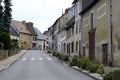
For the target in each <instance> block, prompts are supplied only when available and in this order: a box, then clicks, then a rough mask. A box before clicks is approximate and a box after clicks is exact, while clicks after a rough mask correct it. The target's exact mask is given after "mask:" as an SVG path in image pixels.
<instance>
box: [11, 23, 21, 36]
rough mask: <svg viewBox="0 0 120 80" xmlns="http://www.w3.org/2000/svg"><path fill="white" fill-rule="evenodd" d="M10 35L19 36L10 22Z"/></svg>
mask: <svg viewBox="0 0 120 80" xmlns="http://www.w3.org/2000/svg"><path fill="white" fill-rule="evenodd" d="M10 35H14V36H20V35H19V31H18V30H17V28H16V27H15V26H14V25H13V24H12V23H11V24H10Z"/></svg>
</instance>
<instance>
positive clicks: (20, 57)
mask: <svg viewBox="0 0 120 80" xmlns="http://www.w3.org/2000/svg"><path fill="white" fill-rule="evenodd" d="M27 52H28V51H26V52H24V53H23V54H22V55H21V56H19V57H18V58H17V59H15V60H14V61H13V62H11V63H10V64H8V65H7V66H6V67H4V68H1V69H0V72H1V71H3V70H5V69H7V68H9V67H10V66H12V65H13V64H14V63H15V62H16V61H17V60H19V59H20V58H21V57H22V56H24V55H25V54H26V53H27Z"/></svg>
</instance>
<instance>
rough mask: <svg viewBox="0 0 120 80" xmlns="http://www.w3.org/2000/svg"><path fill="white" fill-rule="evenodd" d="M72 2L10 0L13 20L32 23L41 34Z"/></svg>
mask: <svg viewBox="0 0 120 80" xmlns="http://www.w3.org/2000/svg"><path fill="white" fill-rule="evenodd" d="M72 1H73V0H12V2H13V7H12V8H13V13H12V14H13V19H15V20H20V21H23V20H25V21H27V22H33V23H34V25H35V27H37V28H38V29H39V30H40V31H41V32H44V30H47V28H48V27H50V26H52V24H53V23H54V22H55V20H56V19H57V18H59V17H60V16H61V15H62V10H65V9H66V8H68V7H70V6H71V3H72Z"/></svg>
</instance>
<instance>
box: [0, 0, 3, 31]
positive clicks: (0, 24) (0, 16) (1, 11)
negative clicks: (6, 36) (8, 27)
mask: <svg viewBox="0 0 120 80" xmlns="http://www.w3.org/2000/svg"><path fill="white" fill-rule="evenodd" d="M1 3H2V0H0V32H2V30H3V25H2V20H3V6H2V5H1Z"/></svg>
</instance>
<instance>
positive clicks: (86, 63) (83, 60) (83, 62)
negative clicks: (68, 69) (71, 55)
mask: <svg viewBox="0 0 120 80" xmlns="http://www.w3.org/2000/svg"><path fill="white" fill-rule="evenodd" d="M90 64H91V61H90V60H89V59H88V58H81V62H80V65H81V67H82V69H88V67H89V66H90Z"/></svg>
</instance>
